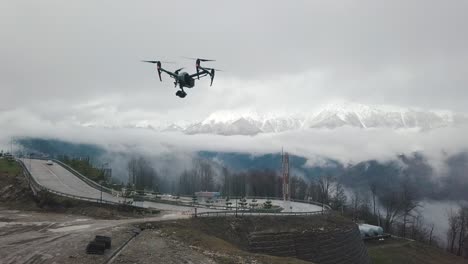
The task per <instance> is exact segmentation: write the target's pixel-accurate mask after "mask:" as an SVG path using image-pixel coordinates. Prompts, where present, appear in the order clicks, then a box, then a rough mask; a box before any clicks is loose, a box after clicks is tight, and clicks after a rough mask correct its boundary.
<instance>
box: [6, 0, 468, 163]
mask: <svg viewBox="0 0 468 264" xmlns="http://www.w3.org/2000/svg"><path fill="white" fill-rule="evenodd" d="M467 14H468V1H466V0H451V1H429V0H421V1H416V0H415V1H411V0H404V1H403V0H402V1H396V0H391V1H390V0H388V1H380V0H368V1H347V0H341V1H328V0H323V1H318V0H317V1H299V0H297V1H219V0H214V1H205V0H197V1H153V0H152V1H117V0H112V1H110V0H109V1H84V0H82V1H21V0H15V1H5V0H0V47H1V48H0V58H1V63H0V87H1V94H0V126H1V127H2V135H0V145H1V143H2V142H3V144H4V145H5V142H8V137H9V136H14V135H15V134H20V135H29V136H50V137H54V136H55V137H57V136H60V137H63V138H66V139H70V140H71V139H75V140H77V139H82V140H85V141H86V140H87V141H91V142H97V141H99V140H101V139H102V140H104V139H106V140H107V141H108V142H110V143H111V142H113V139H111V137H112V136H115V138H116V140H117V139H120V140H122V141H123V142H121V143H124V142H125V143H127V142H131V141H132V139H134V138H133V137H132V136H135V135H133V134H128V135H127V136H125V135H126V131H119V132H118V133H117V134H113V132H112V131H107V132H102V131H100V130H93V129H88V130H86V129H85V130H81V129H80V130H75V129H74V128H73V127H70V126H71V125H73V124H78V123H86V122H91V123H92V122H93V121H94V120H101V121H102V120H115V119H117V120H123V121H122V122H130V121H131V120H142V119H148V120H161V121H164V122H170V121H178V120H187V121H193V120H199V119H203V118H204V117H206V116H207V115H208V114H210V113H212V112H214V111H217V110H235V109H245V108H254V109H258V110H260V111H264V112H267V111H271V110H275V109H277V108H281V109H291V110H297V109H300V110H307V109H314V108H315V107H317V105H322V104H326V103H329V102H333V101H336V100H340V101H352V102H356V103H364V104H386V105H398V106H403V107H418V108H423V109H448V110H454V111H460V112H468V104H467V103H466V102H468V91H467V89H466V88H467V84H468V30H467V28H466V26H467V25H468V16H467ZM181 56H190V57H205V58H209V59H216V60H217V61H216V62H215V63H210V64H208V63H207V64H206V65H210V66H215V67H217V68H221V69H223V70H224V72H219V73H217V76H216V79H215V82H214V85H213V87H210V86H209V80H207V79H204V80H200V81H199V82H198V83H197V85H196V87H195V88H194V89H192V90H187V92H188V96H187V97H186V98H185V99H180V98H178V97H176V96H175V95H174V94H175V92H176V89H175V88H174V87H173V84H172V81H171V80H170V79H169V77H168V76H165V75H163V82H162V83H161V82H159V80H158V79H157V74H156V71H155V67H154V65H151V64H146V63H142V62H140V60H144V59H146V60H157V59H161V60H171V61H175V62H177V64H167V65H163V66H164V67H166V68H167V69H169V70H174V69H176V68H179V67H186V70H187V71H189V72H193V71H194V68H195V67H194V66H195V65H194V62H193V61H189V60H185V59H182V58H181ZM5 128H6V129H5ZM54 131H55V132H54ZM381 132H382V134H380V132H379V131H377V132H375V131H374V132H372V131H371V132H362V131H361V132H359V131H357V130H356V131H355V130H352V131H348V130H346V129H340V130H337V131H336V132H333V133H329V134H327V133H325V134H321V133H324V132H323V131H322V132H314V133H311V134H308V135H302V134H301V133H302V132H297V133H299V134H295V133H296V132H294V133H292V134H288V133H286V134H285V135H279V136H272V137H274V138H270V136H268V135H265V136H259V137H256V138H244V139H242V137H241V138H239V137H233V138H231V139H225V141H224V140H221V139H220V137H218V136H215V137H214V139H213V138H211V137H210V136H193V137H191V138H185V139H180V138H175V137H173V136H161V138H160V139H159V140H157V141H156V143H154V144H153V145H148V147H150V148H153V149H154V148H157V147H158V146H159V147H160V146H163V145H164V144H166V142H164V140H167V142H183V143H182V144H186V145H188V146H193V149H197V148H198V149H199V148H201V146H202V145H206V144H204V143H206V142H209V143H213V142H214V141H213V140H218V141H219V142H221V141H222V142H221V143H220V144H221V145H222V146H221V145H219V146H217V147H218V148H224V149H232V150H239V151H240V150H242V149H248V147H245V146H250V149H252V148H256V149H257V150H258V149H262V150H263V151H273V149H279V148H280V146H281V145H283V144H287V142H288V141H290V142H291V146H295V150H296V151H299V152H301V151H302V152H301V153H304V154H305V155H306V154H307V153H309V154H310V155H309V157H313V155H316V154H320V153H318V152H319V151H321V152H322V153H325V154H327V155H328V154H330V155H332V154H333V155H338V156H341V157H340V158H341V159H342V160H343V161H345V160H347V159H351V158H353V157H354V158H356V153H355V149H356V147H358V148H359V146H362V145H363V144H367V149H366V148H363V149H361V150H362V151H361V152H362V153H361V157H360V158H358V159H366V158H369V157H372V156H382V157H383V156H385V155H393V154H395V153H398V152H405V151H406V152H411V151H415V150H425V149H434V153H438V154H437V155H439V154H440V151H442V150H444V149H445V148H447V146H448V148H451V149H456V148H457V146H459V145H461V148H466V147H467V146H466V145H467V144H461V143H463V141H466V140H464V139H463V138H464V137H463V136H462V135H464V134H465V133H464V130H461V129H460V130H451V129H448V130H447V131H439V132H434V133H433V134H431V133H426V134H425V135H424V136H423V137H420V136H419V135H415V134H412V133H409V134H405V135H403V134H401V133H399V132H385V131H381ZM106 133H108V134H107V135H108V136H105V134H106ZM132 133H133V132H132ZM317 133H318V134H317ZM346 135H348V136H346ZM349 135H353V136H352V139H350V137H349ZM96 136H99V137H101V138H100V139H96V138H95V137H96ZM153 136H154V135H153V134H145V136H142V138H141V139H139V140H140V141H142V142H146V139H150V138H152V137H153ZM447 136H449V137H450V142H449V143H444V141H443V140H442V139H444V138H446V137H447ZM2 137H3V139H2ZM187 137H188V136H187ZM301 137H304V138H301ZM434 137H440V138H439V139H436V140H434ZM171 138H173V139H172V140H171ZM305 138H307V140H309V141H310V142H315V143H314V144H315V145H317V144H319V145H320V144H324V145H320V146H321V147H319V148H312V147H311V149H304V147H303V141H304V140H303V139H305ZM324 138H325V139H326V140H325V141H324ZM297 139H298V140H297ZM357 139H359V140H357ZM370 139H372V140H373V141H372V142H370V141H369V140H370ZM257 140H258V141H257ZM272 140H273V141H275V142H276V143H275V144H272V145H268V144H270V143H269V142H271V141H272ZM353 140H354V141H355V142H354V143H353V142H351V141H353ZM254 141H255V142H256V143H254ZM262 142H263V144H262ZM344 142H349V143H350V145H346V146H345V145H344V144H345V143H344ZM431 142H432V143H434V144H432V143H431ZM140 143H141V142H140ZM435 143H437V144H435ZM142 144H145V143H142ZM174 144H176V143H174ZM230 144H231V145H230ZM389 144H390V145H392V144H393V147H394V148H391V150H390V151H388V149H389ZM179 145H180V143H179ZM242 146H244V147H245V148H243V147H242ZM166 147H167V146H166ZM217 147H215V146H214V145H213V144H212V145H209V144H208V146H207V147H206V148H209V149H216V148H217ZM301 148H302V150H301ZM384 152H386V154H385V155H384V154H383V153H384Z"/></svg>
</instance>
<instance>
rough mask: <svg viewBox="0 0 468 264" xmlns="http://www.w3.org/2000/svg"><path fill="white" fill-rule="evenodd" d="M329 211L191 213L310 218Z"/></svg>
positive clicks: (211, 215) (213, 215)
mask: <svg viewBox="0 0 468 264" xmlns="http://www.w3.org/2000/svg"><path fill="white" fill-rule="evenodd" d="M328 212H329V211H315V212H259V211H255V210H253V211H252V210H248V211H246V210H238V211H216V212H203V213H196V214H195V213H193V214H192V217H225V216H265V215H274V216H311V215H319V214H327V213H328Z"/></svg>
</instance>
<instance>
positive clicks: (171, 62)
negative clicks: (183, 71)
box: [142, 60, 175, 64]
mask: <svg viewBox="0 0 468 264" xmlns="http://www.w3.org/2000/svg"><path fill="white" fill-rule="evenodd" d="M142 62H148V63H158V62H159V63H161V62H163V63H170V64H173V63H175V62H173V61H148V60H142Z"/></svg>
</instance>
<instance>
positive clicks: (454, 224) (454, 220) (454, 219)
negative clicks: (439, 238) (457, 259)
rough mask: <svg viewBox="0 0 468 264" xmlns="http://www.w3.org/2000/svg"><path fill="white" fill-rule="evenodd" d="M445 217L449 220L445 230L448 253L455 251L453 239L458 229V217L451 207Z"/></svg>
mask: <svg viewBox="0 0 468 264" xmlns="http://www.w3.org/2000/svg"><path fill="white" fill-rule="evenodd" d="M447 217H448V222H449V229H448V231H447V241H448V250H449V252H450V253H455V240H456V239H457V234H458V230H459V229H460V221H459V220H460V219H459V217H458V214H457V212H454V211H453V209H452V208H451V209H450V211H448V212H447Z"/></svg>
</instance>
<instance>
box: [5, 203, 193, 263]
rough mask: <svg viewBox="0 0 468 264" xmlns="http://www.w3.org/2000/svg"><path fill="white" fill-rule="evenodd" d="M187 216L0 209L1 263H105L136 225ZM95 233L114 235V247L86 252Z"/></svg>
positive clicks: (129, 235)
mask: <svg viewBox="0 0 468 264" xmlns="http://www.w3.org/2000/svg"><path fill="white" fill-rule="evenodd" d="M186 217H187V216H185V215H182V214H166V215H160V216H157V217H151V218H138V219H121V220H99V219H93V218H85V217H83V216H77V215H67V214H56V213H40V212H32V211H17V210H6V209H2V208H0V264H9V263H83V264H84V263H86V264H92V263H103V262H104V261H105V260H106V259H108V258H109V257H110V255H111V254H112V252H113V251H114V250H116V249H117V248H118V247H119V246H120V245H122V244H123V243H124V242H125V241H127V240H128V239H129V238H130V237H131V236H132V235H133V232H132V230H133V229H134V226H133V225H134V224H138V223H141V222H145V221H162V220H170V219H179V218H186ZM95 235H105V236H110V237H111V238H112V248H111V250H107V251H106V253H105V255H102V256H99V255H87V254H86V253H85V248H86V245H87V244H88V242H89V241H91V240H93V239H94V236H95Z"/></svg>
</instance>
